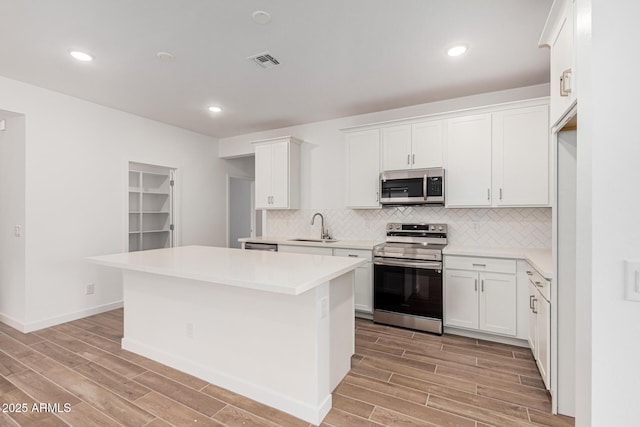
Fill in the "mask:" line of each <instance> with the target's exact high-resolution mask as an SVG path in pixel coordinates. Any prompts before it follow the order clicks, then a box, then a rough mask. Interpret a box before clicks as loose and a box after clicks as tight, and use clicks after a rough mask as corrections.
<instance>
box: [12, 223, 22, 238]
mask: <svg viewBox="0 0 640 427" xmlns="http://www.w3.org/2000/svg"><path fill="white" fill-rule="evenodd" d="M13 235H14V236H16V237H20V236H22V226H21V225H14V226H13Z"/></svg>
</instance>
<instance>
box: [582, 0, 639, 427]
mask: <svg viewBox="0 0 640 427" xmlns="http://www.w3.org/2000/svg"><path fill="white" fill-rule="evenodd" d="M577 4H578V8H579V12H580V14H579V16H578V25H579V28H578V49H579V50H578V74H577V78H578V81H577V84H578V98H579V103H578V120H579V122H578V144H577V146H578V167H577V183H578V199H577V211H578V222H577V233H578V236H579V237H578V239H579V241H578V245H577V246H578V262H577V264H578V277H577V282H578V284H579V291H578V294H579V299H578V300H577V301H576V309H577V311H578V319H577V335H578V337H577V338H578V341H577V349H576V353H577V354H578V355H579V357H578V359H577V362H578V365H577V378H578V381H579V383H578V385H577V390H578V404H577V419H576V425H578V426H590V425H593V426H637V425H638V420H640V405H638V403H637V396H638V382H639V380H640V363H638V360H640V303H637V302H630V301H626V300H625V299H624V287H623V281H624V273H623V260H625V259H632V260H640V228H639V227H638V219H639V218H640V192H639V190H638V188H639V185H640V167H638V161H639V160H640V144H639V143H638V129H637V121H638V117H637V116H638V108H637V100H638V99H639V97H640V86H639V85H638V83H637V81H638V80H637V76H638V72H639V71H640V63H639V62H638V58H637V55H634V54H633V53H632V52H634V51H635V50H636V49H637V46H636V42H637V40H639V39H640V28H639V27H638V24H637V17H638V16H639V15H640V4H639V3H638V2H635V1H631V0H614V1H611V0H577ZM589 9H591V13H592V15H591V19H592V21H591V25H592V26H589V25H588V23H589V16H588V15H589V11H590V10H589ZM630 52H631V53H630ZM621 82H623V83H624V85H623V87H621V88H620V89H621V90H615V87H617V86H618V85H619V83H621ZM612 83H613V84H614V88H613V90H612V86H611V85H612ZM583 295H586V296H583ZM589 320H590V321H589ZM582 321H586V322H585V324H582Z"/></svg>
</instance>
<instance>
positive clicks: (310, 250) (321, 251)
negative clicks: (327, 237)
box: [278, 245, 333, 256]
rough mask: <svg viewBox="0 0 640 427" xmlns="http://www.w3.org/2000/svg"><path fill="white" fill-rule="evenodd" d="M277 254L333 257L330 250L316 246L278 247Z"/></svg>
mask: <svg viewBox="0 0 640 427" xmlns="http://www.w3.org/2000/svg"><path fill="white" fill-rule="evenodd" d="M278 252H288V253H294V254H310V255H327V256H331V255H333V253H332V252H333V251H332V249H331V248H319V247H316V246H294V245H278Z"/></svg>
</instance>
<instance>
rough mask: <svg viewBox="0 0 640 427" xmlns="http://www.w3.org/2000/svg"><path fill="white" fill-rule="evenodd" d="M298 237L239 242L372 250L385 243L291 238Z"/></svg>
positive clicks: (252, 239) (241, 240)
mask: <svg viewBox="0 0 640 427" xmlns="http://www.w3.org/2000/svg"><path fill="white" fill-rule="evenodd" d="M296 238H300V237H299V236H298V237H272V236H267V237H265V236H261V237H242V238H240V239H238V241H239V242H256V243H275V244H278V245H291V246H315V247H320V248H338V249H363V250H368V251H370V250H372V249H373V247H374V246H375V245H378V244H380V243H384V241H383V240H336V241H335V242H332V243H322V242H299V241H291V239H296Z"/></svg>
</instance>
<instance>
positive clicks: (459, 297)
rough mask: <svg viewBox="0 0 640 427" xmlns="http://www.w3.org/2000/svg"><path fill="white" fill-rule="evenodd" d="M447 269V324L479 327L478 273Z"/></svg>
mask: <svg viewBox="0 0 640 427" xmlns="http://www.w3.org/2000/svg"><path fill="white" fill-rule="evenodd" d="M445 271H446V273H445V312H444V321H445V325H447V326H459V327H463V328H470V329H477V328H478V273H474V272H471V271H463V270H445Z"/></svg>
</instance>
